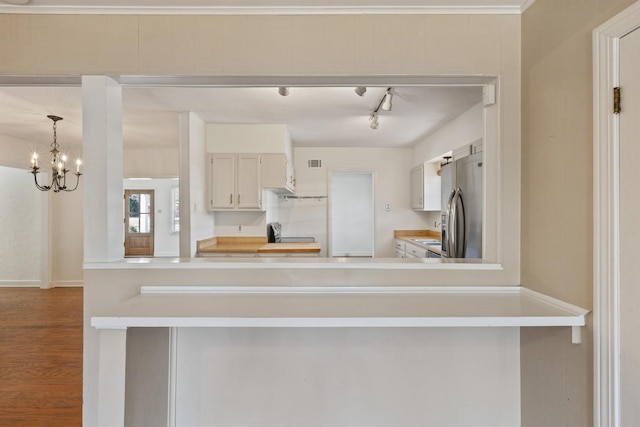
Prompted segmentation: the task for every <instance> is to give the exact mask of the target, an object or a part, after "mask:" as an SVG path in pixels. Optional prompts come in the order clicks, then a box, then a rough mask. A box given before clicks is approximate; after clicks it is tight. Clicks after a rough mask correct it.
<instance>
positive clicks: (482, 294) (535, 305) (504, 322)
mask: <svg viewBox="0 0 640 427" xmlns="http://www.w3.org/2000/svg"><path fill="white" fill-rule="evenodd" d="M587 313H588V310H585V309H583V308H580V307H576V306H573V305H571V304H567V303H565V302H563V301H560V300H557V299H555V298H551V297H549V296H546V295H543V294H540V293H538V292H534V291H531V290H530V289H527V288H523V287H520V286H507V287H498V286H496V287H486V286H485V287H440V286H434V287H364V288H353V287H344V288H338V287H334V288H322V287H242V286H239V287H223V286H168V287H142V288H141V294H140V295H138V296H135V297H133V298H131V299H129V300H127V301H125V302H123V303H121V304H119V305H118V306H116V307H114V308H113V309H111V310H109V311H108V312H106V313H103V314H102V315H100V316H95V317H92V318H91V325H92V326H93V327H95V328H98V329H124V328H128V327H498V326H500V327H507V326H511V327H520V326H572V327H579V326H584V325H585V316H586V314H587Z"/></svg>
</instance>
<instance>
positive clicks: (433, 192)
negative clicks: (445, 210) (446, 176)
mask: <svg viewBox="0 0 640 427" xmlns="http://www.w3.org/2000/svg"><path fill="white" fill-rule="evenodd" d="M438 169H439V165H438V163H423V164H421V165H418V166H416V167H414V168H412V169H411V175H410V192H411V209H414V210H417V211H439V210H440V209H441V201H440V191H441V189H440V186H441V180H440V176H439V175H438Z"/></svg>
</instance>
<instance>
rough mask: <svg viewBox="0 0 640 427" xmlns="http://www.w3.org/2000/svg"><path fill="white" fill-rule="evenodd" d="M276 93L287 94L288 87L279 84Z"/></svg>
mask: <svg viewBox="0 0 640 427" xmlns="http://www.w3.org/2000/svg"><path fill="white" fill-rule="evenodd" d="M278 93H279V94H280V96H287V95H289V88H288V87H285V86H280V87H279V88H278Z"/></svg>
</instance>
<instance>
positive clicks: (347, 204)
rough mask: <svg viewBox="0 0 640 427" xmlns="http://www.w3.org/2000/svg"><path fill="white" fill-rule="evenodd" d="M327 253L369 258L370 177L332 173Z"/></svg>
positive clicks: (371, 176) (371, 241)
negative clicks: (329, 238) (329, 231)
mask: <svg viewBox="0 0 640 427" xmlns="http://www.w3.org/2000/svg"><path fill="white" fill-rule="evenodd" d="M330 197H331V198H330V205H331V208H330V221H331V253H330V256H334V257H373V244H374V243H373V234H374V221H373V173H371V172H332V173H331V193H330Z"/></svg>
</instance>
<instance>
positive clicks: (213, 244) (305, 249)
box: [196, 236, 321, 257]
mask: <svg viewBox="0 0 640 427" xmlns="http://www.w3.org/2000/svg"><path fill="white" fill-rule="evenodd" d="M196 248H197V255H196V256H198V257H233V256H235V257H256V256H264V257H271V256H318V254H319V253H320V249H321V248H320V243H315V242H314V243H306V242H305V243H298V242H293V243H267V238H266V237H263V236H255V237H222V236H221V237H212V238H209V239H204V240H199V241H198V242H197V246H196Z"/></svg>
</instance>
